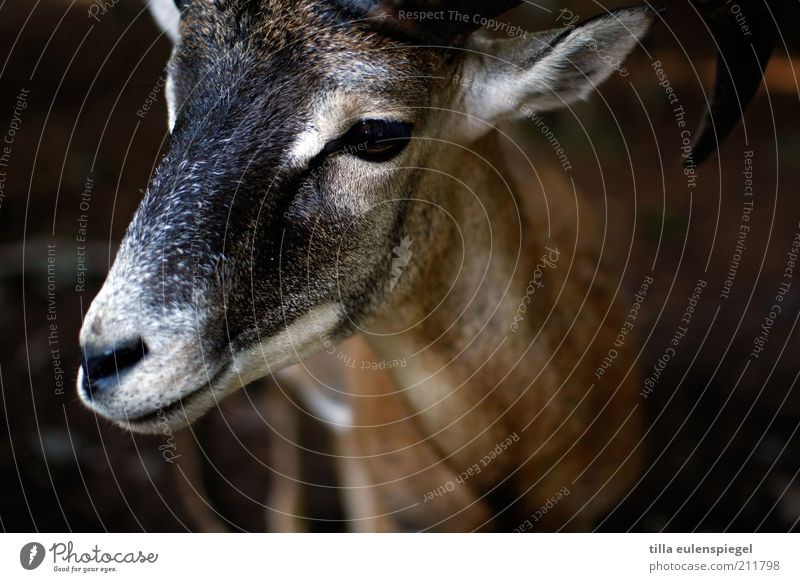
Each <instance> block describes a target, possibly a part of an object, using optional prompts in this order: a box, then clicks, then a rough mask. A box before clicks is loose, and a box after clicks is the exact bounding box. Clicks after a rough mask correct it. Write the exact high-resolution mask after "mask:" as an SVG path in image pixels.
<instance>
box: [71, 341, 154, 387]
mask: <svg viewBox="0 0 800 582" xmlns="http://www.w3.org/2000/svg"><path fill="white" fill-rule="evenodd" d="M147 352H148V350H147V345H146V344H145V343H144V340H143V339H141V338H139V339H137V340H135V341H132V342H128V343H125V344H118V345H116V346H114V347H112V348H109V349H106V350H103V351H102V352H99V353H96V354H92V355H89V354H87V353H85V352H84V354H83V357H82V358H81V366H82V367H83V384H84V389H85V390H86V391H87V393H88V395H89V396H91V395H92V394H93V393H95V392H96V391H97V390H98V389H101V388H103V384H104V382H103V380H106V379H107V378H112V377H113V378H116V376H117V375H118V374H121V373H122V372H124V371H125V370H128V369H129V368H132V367H133V366H135V365H136V364H137V363H139V361H140V360H141V359H142V358H144V357H145V356H146V355H147Z"/></svg>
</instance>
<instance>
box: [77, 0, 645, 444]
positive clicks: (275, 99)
mask: <svg viewBox="0 0 800 582" xmlns="http://www.w3.org/2000/svg"><path fill="white" fill-rule="evenodd" d="M408 4H411V5H412V6H410V7H411V8H418V7H419V5H421V4H424V3H420V2H411V3H408ZM432 4H433V5H435V8H442V9H446V5H448V3H446V2H433V3H432ZM465 4H469V5H472V4H477V3H474V2H473V3H469V2H468V3H455V2H451V3H449V6H450V10H459V9H465ZM486 4H487V5H488V4H489V3H486ZM510 4H514V3H508V2H506V3H503V2H500V3H498V4H497V6H496V7H495V11H497V10H500V9H502V8H507V7H509V5H510ZM456 5H458V8H454V7H455V6H456ZM402 7H403V3H402V2H377V3H375V2H364V1H354V2H335V1H333V0H330V1H311V0H300V1H296V0H185V1H183V2H175V3H173V0H154V1H152V2H151V8H152V9H153V11H154V14H155V16H156V18H157V20H159V22H161V23H162V25H163V26H164V28H165V32H166V33H167V34H168V35H169V36H170V37H171V38H172V40H173V41H174V50H173V52H172V56H171V59H170V61H169V64H168V68H167V72H168V80H167V84H166V95H167V101H168V110H169V125H170V131H171V139H170V143H169V149H168V151H167V153H166V155H165V157H164V158H163V160H162V161H161V163H160V166H159V167H158V169H157V171H156V172H155V174H154V177H153V180H152V182H151V184H150V185H149V187H148V189H147V192H146V194H145V196H144V199H143V200H142V203H141V205H140V207H139V209H138V210H137V212H136V215H135V217H134V219H133V221H132V223H131V224H130V226H129V228H128V230H127V233H126V234H125V237H124V240H123V242H122V244H121V246H120V250H119V253H118V255H117V257H116V259H115V261H114V264H113V266H112V268H111V271H110V272H109V274H108V278H107V280H106V282H105V284H104V286H103V288H102V289H101V291H100V293H99V294H98V296H97V297H96V298H95V300H94V302H93V303H92V305H91V307H90V309H89V311H88V312H87V314H86V318H85V321H84V324H83V328H82V330H81V334H80V341H81V348H82V350H83V354H84V360H83V364H82V368H81V371H80V373H79V379H78V385H79V392H80V394H81V398H82V399H83V401H84V402H85V403H86V404H87V405H89V406H90V407H91V408H93V409H94V410H95V411H97V412H98V413H99V414H101V415H103V416H105V417H107V418H109V419H111V420H113V421H115V422H116V423H118V424H120V425H122V426H125V427H128V428H131V429H133V430H140V431H153V430H158V427H159V426H161V425H163V423H167V424H169V425H171V426H173V427H178V426H181V425H184V424H186V423H187V422H191V421H192V420H194V419H196V418H197V417H199V416H200V415H201V414H202V413H204V412H205V411H207V410H208V409H209V408H211V407H213V406H214V405H215V404H216V403H217V402H218V401H219V400H220V399H221V398H223V397H224V396H226V395H227V394H230V393H231V392H233V391H235V390H236V389H237V388H239V387H242V386H243V385H245V384H247V383H249V382H251V381H253V380H255V379H258V378H259V377H262V376H265V375H268V374H270V373H273V372H275V371H277V370H279V369H281V368H282V367H285V366H287V365H289V364H292V363H295V362H297V361H299V360H302V359H303V358H305V357H308V356H310V355H312V354H313V353H315V352H316V351H319V350H321V349H322V345H323V342H322V341H321V339H320V338H321V337H325V338H334V339H341V338H344V337H346V336H347V335H348V334H350V333H352V331H353V330H354V329H355V327H356V326H358V325H359V323H361V322H362V321H364V320H365V318H368V317H370V316H372V315H373V314H374V313H376V312H378V311H379V310H380V309H381V306H382V305H383V304H384V302H385V301H386V296H387V294H389V293H395V292H397V289H396V288H395V286H397V287H401V286H403V285H408V284H412V283H413V281H412V279H413V273H411V272H409V273H405V274H404V276H403V277H400V278H398V277H397V273H396V272H394V271H396V269H393V261H394V262H396V260H397V253H396V252H394V250H395V249H396V248H397V247H400V248H401V249H404V248H405V247H404V246H403V240H404V237H406V236H407V232H406V230H405V228H404V227H405V224H406V221H407V220H408V215H409V211H408V210H409V208H408V203H409V200H410V199H412V198H415V197H417V198H423V199H427V200H431V201H433V202H435V198H436V196H437V195H440V194H439V192H438V190H437V189H435V188H434V189H428V190H427V191H425V192H421V191H420V183H421V181H422V174H423V173H424V170H423V169H424V168H428V167H430V165H431V164H432V163H433V162H432V160H434V159H435V150H436V147H437V146H436V144H437V141H438V140H447V141H448V142H456V143H463V144H469V143H470V142H472V141H474V140H476V139H478V138H479V137H481V136H482V135H483V134H484V133H486V132H489V131H490V130H491V128H492V127H493V125H494V124H495V123H497V122H498V121H500V120H502V119H504V118H509V117H514V116H518V115H520V114H521V112H523V111H535V110H541V109H553V108H556V107H561V106H564V105H567V104H569V103H571V102H573V101H575V100H578V99H582V98H585V97H586V96H587V95H588V94H589V93H590V92H591V91H592V89H593V88H594V87H595V86H596V85H597V84H598V83H600V82H602V81H603V80H604V79H605V78H606V77H608V76H609V75H611V74H612V73H613V72H614V70H615V69H614V68H613V67H611V66H609V64H608V62H607V60H605V59H607V58H609V57H610V58H611V59H613V60H614V61H615V62H620V61H621V60H622V59H623V58H624V57H625V55H627V53H628V52H629V51H631V50H632V49H633V48H634V47H635V46H636V45H637V43H638V41H639V39H640V38H641V37H642V36H643V35H644V34H645V32H646V30H647V28H648V26H649V25H650V23H651V22H652V20H653V18H654V13H653V12H652V11H650V10H649V9H647V8H641V7H634V8H626V9H620V10H615V11H611V12H609V13H605V14H603V15H601V16H598V17H596V18H593V19H591V20H589V21H586V22H584V23H582V24H578V25H575V26H570V27H568V28H562V29H558V30H551V31H546V32H542V33H538V34H526V35H520V36H517V37H514V38H504V39H501V40H498V39H492V38H490V37H489V36H488V35H486V34H485V33H484V32H483V31H481V30H476V28H477V27H476V25H475V19H474V18H471V17H469V16H467V17H465V18H462V19H461V21H455V20H452V18H449V19H448V20H447V21H446V22H435V21H433V22H425V20H426V16H427V15H422V16H421V17H420V15H419V14H416V15H414V14H408V15H401V14H400V12H402V10H401V9H402ZM466 8H468V9H469V10H472V11H473V13H474V12H475V9H474V7H471V8H470V7H466ZM411 12H413V11H411ZM485 12H486V13H487V15H488V16H496V14H495V12H492V11H491V10H488V11H485ZM448 17H449V15H448ZM432 18H434V17H431V18H428V20H431V19H432ZM459 22H460V23H459ZM454 76H457V77H458V78H461V79H468V80H469V83H466V84H465V83H454V82H453V78H454ZM413 252H414V253H415V256H416V255H417V254H419V253H421V252H422V249H421V248H420V247H419V246H415V248H414V250H413ZM394 266H395V267H396V265H394Z"/></svg>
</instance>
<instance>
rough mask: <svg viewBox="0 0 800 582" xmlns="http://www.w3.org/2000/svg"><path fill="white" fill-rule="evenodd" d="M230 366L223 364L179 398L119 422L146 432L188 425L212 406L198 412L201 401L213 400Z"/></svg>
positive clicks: (133, 429) (126, 426)
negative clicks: (165, 427)
mask: <svg viewBox="0 0 800 582" xmlns="http://www.w3.org/2000/svg"><path fill="white" fill-rule="evenodd" d="M229 368H230V364H228V365H225V366H222V367H221V368H220V369H219V370H218V371H217V373H216V374H214V376H212V377H211V378H209V379H208V380H207V381H206V382H205V383H203V385H202V386H200V387H199V388H196V389H195V390H193V391H191V392H189V393H188V394H186V395H185V396H182V397H181V398H178V399H177V400H174V401H172V402H170V403H168V404H166V405H163V406H159V407H157V408H156V409H155V410H153V411H152V412H147V413H145V414H141V415H139V416H134V417H131V416H126V417H125V418H124V419H119V420H118V421H117V422H118V423H119V424H121V425H123V426H124V427H125V428H127V429H129V430H131V431H135V432H145V433H149V432H154V431H156V430H157V429H158V428H160V427H163V426H169V427H170V428H183V427H186V426H188V425H189V424H191V423H192V422H194V421H195V420H197V418H199V417H200V416H201V415H202V414H203V413H205V412H206V411H207V410H208V409H209V408H210V406H207V407H202V408H203V410H202V411H200V412H198V409H199V408H201V407H200V406H198V405H199V403H200V402H201V401H203V400H206V401H209V400H213V393H214V390H215V385H216V384H217V383H218V381H219V380H220V378H222V377H223V376H224V375H225V374H226V373H227V371H228V369H229ZM215 401H216V400H215Z"/></svg>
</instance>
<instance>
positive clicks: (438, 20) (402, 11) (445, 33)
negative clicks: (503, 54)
mask: <svg viewBox="0 0 800 582" xmlns="http://www.w3.org/2000/svg"><path fill="white" fill-rule="evenodd" d="M336 3H337V4H338V5H339V6H341V7H342V8H344V9H345V10H347V11H348V12H350V13H352V14H354V15H356V16H358V17H360V18H371V19H374V20H375V26H376V27H379V28H382V29H384V30H386V31H387V32H389V33H391V34H394V35H397V36H400V37H403V38H406V39H409V40H413V41H417V42H420V41H421V42H431V43H437V44H445V45H451V44H458V43H459V42H461V41H462V40H463V39H464V38H466V36H467V35H468V34H469V33H471V32H473V31H475V30H477V29H478V28H480V24H479V22H480V18H478V19H477V20H478V22H476V17H481V18H494V17H495V16H497V15H499V14H502V13H503V12H506V11H507V10H511V9H512V8H514V7H515V6H517V5H519V4H521V3H522V0H461V1H457V0H337V2H336ZM420 14H421V15H422V17H421V18H420V17H419V15H420Z"/></svg>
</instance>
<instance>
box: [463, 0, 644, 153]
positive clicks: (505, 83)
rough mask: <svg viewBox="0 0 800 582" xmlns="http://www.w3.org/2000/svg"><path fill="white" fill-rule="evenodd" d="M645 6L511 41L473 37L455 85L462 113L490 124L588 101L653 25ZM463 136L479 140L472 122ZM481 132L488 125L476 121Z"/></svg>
mask: <svg viewBox="0 0 800 582" xmlns="http://www.w3.org/2000/svg"><path fill="white" fill-rule="evenodd" d="M654 17H655V13H654V12H653V11H652V10H651V9H650V8H647V7H644V6H643V7H632V8H620V9H617V10H613V11H611V12H608V13H606V14H603V15H602V16H598V17H596V18H592V19H591V20H587V21H585V22H583V23H581V24H578V25H576V26H570V27H567V28H562V29H557V30H551V31H547V32H543V33H538V34H536V35H523V36H520V37H517V38H514V39H500V40H497V39H489V38H488V37H487V36H486V35H485V34H483V33H482V32H480V31H479V32H477V33H475V34H473V36H472V38H471V39H470V42H469V44H468V45H467V50H468V51H469V56H468V57H467V58H466V61H465V63H464V69H463V75H462V76H461V79H460V82H459V84H460V85H461V88H462V91H463V93H462V96H461V99H460V101H461V102H462V103H463V104H464V106H465V109H466V111H465V112H466V113H467V114H468V115H469V116H474V117H475V118H478V119H480V120H483V121H486V122H489V123H490V124H493V123H496V122H498V121H501V120H502V119H505V118H511V117H522V116H524V115H530V113H531V112H533V111H543V110H547V109H556V108H558V107H564V106H566V105H568V104H570V103H573V102H575V101H577V100H580V99H586V98H587V97H588V96H589V94H590V93H591V92H592V90H593V89H595V88H596V87H597V85H599V84H600V83H602V82H603V81H605V80H606V79H607V78H608V77H609V76H610V75H611V74H612V73H614V72H617V73H619V74H621V75H622V76H625V75H627V71H626V70H625V69H624V67H623V66H622V62H623V60H624V59H625V57H626V56H627V55H628V53H629V52H630V51H631V50H632V49H633V48H634V47H635V46H636V44H637V43H638V42H639V40H640V39H641V38H642V37H643V36H644V34H645V33H646V32H647V29H648V28H649V27H650V25H651V24H652V22H653V19H654ZM469 125H470V126H471V127H470V128H465V129H466V130H467V133H468V134H469V135H468V136H466V137H470V138H474V137H477V136H476V135H474V134H475V132H476V131H480V130H479V129H478V126H477V125H475V124H474V123H470V124H469ZM478 125H480V126H481V127H482V128H483V131H487V130H488V126H487V125H486V124H482V123H479V124H478Z"/></svg>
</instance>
